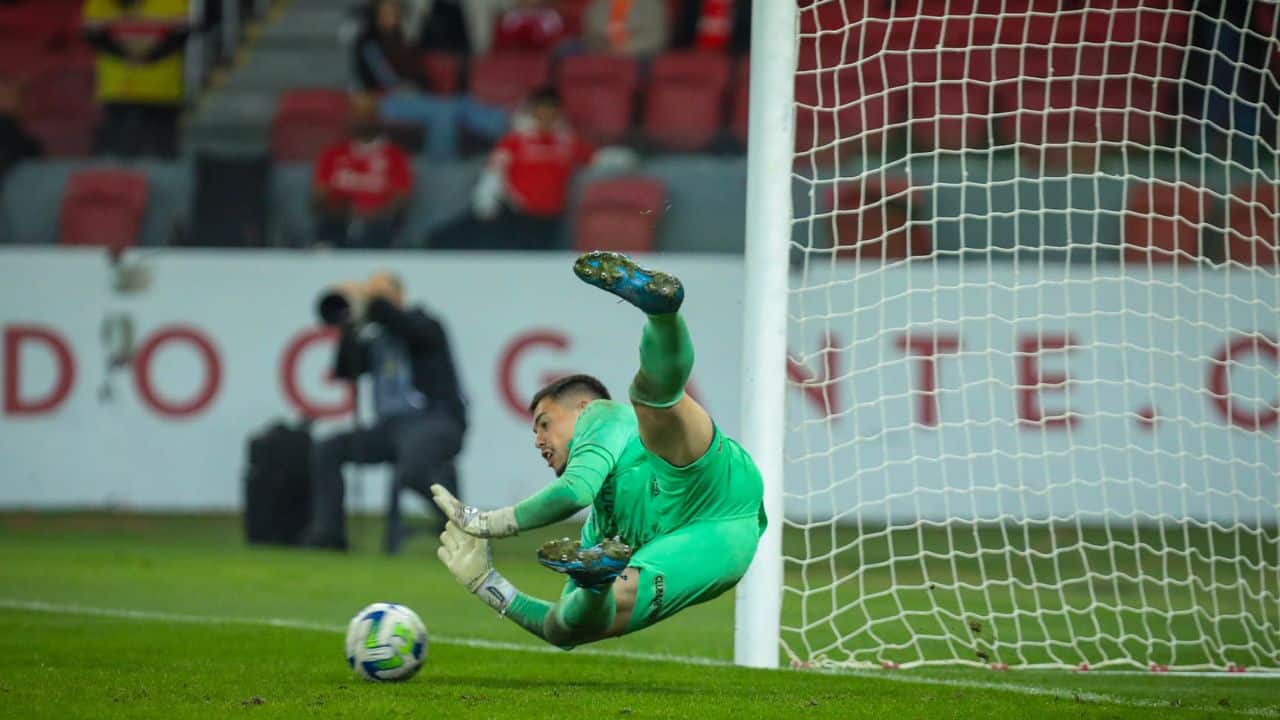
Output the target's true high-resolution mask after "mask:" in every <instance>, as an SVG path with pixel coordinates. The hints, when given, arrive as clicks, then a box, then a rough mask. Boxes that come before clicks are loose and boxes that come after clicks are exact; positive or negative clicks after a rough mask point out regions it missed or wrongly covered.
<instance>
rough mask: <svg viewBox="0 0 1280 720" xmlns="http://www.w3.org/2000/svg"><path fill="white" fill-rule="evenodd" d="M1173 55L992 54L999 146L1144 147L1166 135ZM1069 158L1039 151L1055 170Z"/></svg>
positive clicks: (1086, 51) (1122, 50)
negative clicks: (1012, 143) (1001, 141)
mask: <svg viewBox="0 0 1280 720" xmlns="http://www.w3.org/2000/svg"><path fill="white" fill-rule="evenodd" d="M1180 52H1181V51H1179V50H1177V49H1175V48H1168V47H1166V48H1155V47H1149V46H1144V45H1134V44H1123V43H1121V44H1115V45H1110V46H1108V47H1102V46H1097V45H1090V44H1080V45H1060V46H1054V47H1052V48H1043V47H1027V48H1018V49H1014V48H1006V49H1001V50H999V51H998V52H997V55H996V57H997V62H996V69H995V72H996V90H995V94H996V100H997V105H998V106H999V109H1000V111H1001V116H1000V121H999V126H1000V131H1001V135H1003V136H1004V138H1005V139H1006V140H1010V141H1016V142H1018V143H1020V144H1023V145H1027V146H1032V147H1038V146H1042V145H1045V144H1054V145H1059V146H1062V145H1064V144H1066V143H1069V142H1070V143H1081V144H1085V145H1092V144H1095V143H1099V142H1103V143H1125V142H1128V143H1137V144H1140V145H1150V144H1152V143H1154V142H1156V141H1157V140H1159V139H1160V138H1161V137H1162V136H1164V135H1165V134H1166V130H1167V128H1168V126H1169V122H1170V120H1169V117H1170V116H1171V114H1172V112H1171V108H1170V107H1169V106H1170V104H1171V103H1172V101H1173V98H1174V95H1175V93H1176V85H1177V83H1176V82H1175V81H1174V80H1173V79H1172V76H1176V75H1177V73H1178V72H1179V69H1180V65H1181V57H1180ZM1067 154H1068V151H1067V150H1066V149H1065V148H1064V147H1058V148H1054V149H1051V150H1048V151H1046V153H1045V157H1046V162H1047V163H1048V164H1052V165H1060V164H1062V160H1063V159H1064V158H1065V157H1066V156H1067Z"/></svg>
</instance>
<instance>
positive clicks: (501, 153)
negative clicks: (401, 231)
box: [431, 88, 596, 250]
mask: <svg viewBox="0 0 1280 720" xmlns="http://www.w3.org/2000/svg"><path fill="white" fill-rule="evenodd" d="M527 108H528V110H527V114H526V115H524V116H522V117H520V118H518V119H517V121H516V124H515V129H513V130H512V131H511V132H509V133H507V134H506V135H504V136H503V137H502V139H501V140H499V141H498V145H497V147H495V148H494V149H493V152H492V153H491V154H490V156H489V163H488V166H487V167H486V168H485V172H484V174H483V175H482V176H481V179H480V182H479V183H478V184H477V186H476V189H475V192H474V193H473V195H472V204H471V212H470V213H468V214H466V215H464V216H463V217H462V218H459V219H458V220H455V221H453V222H452V223H450V224H449V225H447V226H445V227H444V228H443V229H441V230H439V231H438V232H437V233H436V234H435V235H434V237H433V238H432V242H431V245H432V246H433V247H437V248H449V249H459V250H461V249H471V250H497V249H511V250H550V249H552V248H555V247H557V246H558V245H559V244H560V238H561V234H562V233H561V220H562V218H563V216H564V211H565V206H566V204H567V203H568V199H569V185H570V183H571V182H572V181H573V176H574V173H576V172H577V170H578V169H579V168H580V167H582V166H583V165H586V164H588V163H590V162H591V161H592V158H593V157H594V156H595V152H596V151H595V148H594V147H592V146H591V144H590V143H588V142H586V141H585V140H583V139H582V138H581V137H579V136H578V134H577V133H576V132H574V131H573V129H572V128H570V127H569V125H568V124H567V123H566V122H565V120H564V115H563V112H562V110H561V106H560V95H559V94H558V93H557V92H556V91H555V90H553V89H551V88H544V89H541V90H538V91H536V92H534V93H533V94H532V95H531V96H530V98H529V101H528V103H527Z"/></svg>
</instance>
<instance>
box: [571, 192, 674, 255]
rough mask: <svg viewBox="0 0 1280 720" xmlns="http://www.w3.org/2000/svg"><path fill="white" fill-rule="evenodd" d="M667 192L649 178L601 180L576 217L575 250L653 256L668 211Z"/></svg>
mask: <svg viewBox="0 0 1280 720" xmlns="http://www.w3.org/2000/svg"><path fill="white" fill-rule="evenodd" d="M665 199H666V188H665V187H664V186H663V184H662V182H661V181H659V180H655V179H653V178H648V177H640V176H630V177H618V178H609V179H605V180H597V181H595V182H592V183H591V184H589V185H587V186H586V187H585V188H584V189H583V191H582V197H581V199H580V200H579V201H578V208H577V211H576V213H575V215H574V218H575V219H574V234H573V238H574V240H573V244H574V248H575V249H576V250H579V251H585V250H614V251H617V252H651V251H652V250H653V249H654V238H655V236H656V235H657V229H658V222H659V221H661V220H662V216H663V212H664V209H665Z"/></svg>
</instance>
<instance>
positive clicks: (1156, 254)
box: [1121, 182, 1209, 264]
mask: <svg viewBox="0 0 1280 720" xmlns="http://www.w3.org/2000/svg"><path fill="white" fill-rule="evenodd" d="M1208 209H1209V196H1208V194H1207V193H1206V192H1205V191H1204V190H1202V189H1200V188H1195V187H1192V186H1190V185H1183V184H1177V185H1168V184H1166V183H1162V182H1151V183H1138V184H1136V185H1134V186H1133V188H1132V189H1130V191H1129V200H1128V208H1127V209H1126V210H1125V214H1124V225H1123V236H1122V237H1121V243H1122V246H1123V254H1122V257H1123V259H1124V261H1125V262H1138V263H1153V264H1158V263H1172V262H1177V263H1192V262H1195V261H1196V259H1197V258H1199V257H1200V225H1201V223H1203V222H1204V219H1205V217H1207V216H1208V214H1209V213H1208Z"/></svg>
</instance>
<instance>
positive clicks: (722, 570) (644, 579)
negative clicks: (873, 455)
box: [432, 252, 766, 648]
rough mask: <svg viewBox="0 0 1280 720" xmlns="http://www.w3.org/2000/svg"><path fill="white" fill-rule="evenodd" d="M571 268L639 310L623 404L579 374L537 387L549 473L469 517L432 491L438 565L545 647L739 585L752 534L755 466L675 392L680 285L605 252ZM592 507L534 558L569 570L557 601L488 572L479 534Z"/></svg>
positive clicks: (757, 527) (680, 353) (654, 616)
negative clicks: (529, 488)
mask: <svg viewBox="0 0 1280 720" xmlns="http://www.w3.org/2000/svg"><path fill="white" fill-rule="evenodd" d="M573 270H574V272H575V273H576V274H577V276H578V277H579V278H581V279H582V280H583V281H585V282H587V283H590V284H591V285H595V286H596V287H599V288H601V289H603V290H606V291H608V292H611V293H613V294H614V295H617V296H618V297H620V298H622V299H624V300H626V301H627V302H629V303H631V304H632V305H634V306H636V307H637V308H639V309H640V310H642V311H644V313H645V314H646V315H647V316H648V321H647V322H646V324H645V327H644V332H643V334H642V335H641V339H640V371H639V372H638V373H636V376H635V379H634V380H633V381H632V383H631V391H630V395H631V404H630V405H627V404H623V403H617V402H613V401H612V400H610V398H609V392H608V390H607V389H606V388H605V387H604V385H603V384H602V383H601V382H600V381H599V380H596V379H595V378H593V377H591V376H589V375H572V376H569V377H566V378H562V379H560V380H557V381H556V382H553V383H551V384H550V385H548V386H547V387H545V388H543V389H541V390H539V391H538V393H537V394H536V395H534V397H533V401H532V402H531V403H530V410H531V412H532V413H533V431H534V437H535V441H536V445H537V448H538V451H539V452H540V453H541V454H542V457H543V459H544V460H545V461H546V463H547V465H549V466H550V467H551V468H552V469H553V470H554V471H555V473H556V479H555V480H554V481H553V482H551V483H550V484H549V485H547V486H546V487H544V488H543V489H542V490H541V491H539V492H538V493H536V494H534V495H533V496H531V497H529V498H527V499H526V500H524V501H522V502H520V503H519V504H517V505H515V506H513V507H506V508H500V509H497V510H488V511H481V510H478V509H476V508H474V507H470V506H463V505H462V504H461V503H460V502H459V501H458V500H457V499H456V498H454V497H453V495H452V494H450V493H449V491H448V490H446V489H444V488H443V487H440V486H438V485H436V486H433V487H432V495H433V497H434V499H435V502H436V504H437V505H439V506H440V509H441V510H442V511H443V512H444V513H445V515H446V516H447V517H449V518H450V521H449V523H448V524H447V526H446V528H445V531H444V533H443V534H442V535H441V536H440V539H441V541H442V545H441V547H440V549H439V552H438V554H439V556H440V559H441V561H443V562H444V564H445V565H446V566H447V567H448V568H449V571H450V572H451V573H453V575H454V577H455V578H457V579H458V581H459V582H460V583H462V584H463V585H465V586H466V588H467V589H468V590H470V591H471V592H472V593H474V594H475V595H476V596H477V597H479V598H480V599H481V600H483V601H484V602H486V603H488V604H489V605H490V606H492V607H493V608H494V609H495V610H497V611H498V612H499V613H501V614H502V615H504V616H505V617H508V618H511V619H512V620H514V621H515V622H516V623H518V624H519V625H520V626H521V627H523V628H525V629H526V630H528V631H529V632H531V633H533V634H534V635H537V636H538V637H540V638H542V639H544V640H546V641H547V642H549V643H552V644H554V645H557V646H560V647H564V648H570V647H573V646H576V645H581V644H583V643H589V642H593V641H596V640H600V639H603V638H607V637H613V636H617V635H624V634H626V633H629V632H633V631H635V630H639V629H641V628H644V627H647V626H649V625H652V624H653V623H655V622H658V621H659V620H662V619H663V618H667V617H670V616H672V615H674V614H675V613H677V612H679V611H681V610H683V609H684V608H686V607H689V606H690V605H696V604H698V603H702V602H706V601H708V600H711V599H712V598H715V597H717V596H719V595H720V594H721V593H723V592H725V591H726V590H728V589H729V588H731V587H733V586H734V585H736V584H737V583H738V580H740V579H741V578H742V576H743V574H744V573H745V572H746V571H747V566H748V565H749V564H750V563H751V558H752V556H753V555H755V550H756V543H757V541H758V540H759V538H760V535H761V534H762V533H763V532H764V528H765V523H766V518H765V514H764V508H763V504H762V496H763V484H762V482H761V479H760V473H759V471H758V470H757V469H756V466H755V463H754V462H752V460H751V457H750V456H749V455H748V454H747V452H746V451H745V450H743V449H742V447H741V446H739V445H738V444H737V443H736V442H734V441H733V440H731V439H730V438H727V437H725V436H724V435H723V434H721V432H720V430H719V429H718V428H717V427H716V426H715V424H714V423H713V422H712V421H711V417H710V416H709V415H708V414H707V411H706V410H704V409H703V408H702V407H701V406H700V405H698V403H696V402H694V400H693V399H692V398H690V397H689V396H688V395H686V394H685V392H684V386H685V382H686V381H687V380H688V379H689V372H690V370H691V369H692V367H693V344H692V341H691V340H690V338H689V330H688V328H687V327H685V323H684V319H683V318H682V317H681V316H680V314H679V312H678V311H679V309H680V305H681V303H682V302H683V301H684V288H683V287H682V286H681V284H680V281H679V280H678V279H677V278H675V277H673V276H671V275H668V274H666V273H661V272H655V271H652V270H648V269H645V268H642V267H639V266H638V265H636V264H635V263H634V262H633V261H632V260H631V259H630V258H628V257H626V256H624V255H619V254H617V253H607V252H591V253H587V254H585V255H583V256H581V257H579V258H578V260H577V262H575V263H574V267H573ZM588 506H590V507H591V514H590V516H589V517H588V519H587V523H586V525H584V526H583V528H582V535H581V539H580V540H569V539H565V540H556V541H552V542H549V543H546V544H544V545H543V546H542V547H541V548H540V549H539V550H538V561H539V562H540V563H542V564H543V565H545V566H546V567H548V568H550V569H552V570H555V571H557V572H561V573H564V574H566V575H568V576H569V579H568V581H567V582H566V583H565V590H564V592H563V593H562V594H561V596H560V599H559V600H558V601H557V602H554V603H551V602H547V601H545V600H540V599H538V598H535V597H531V596H529V595H527V594H525V593H522V592H520V591H519V590H517V589H516V588H515V587H514V586H513V585H512V584H511V583H510V582H509V581H508V580H507V579H506V578H504V577H503V576H502V575H500V574H499V573H498V571H497V570H495V569H494V567H493V563H492V560H491V555H490V552H489V540H488V538H497V537H505V536H510V535H515V534H516V533H517V532H520V531H522V530H530V529H532V528H538V527H542V526H544V525H549V524H551V523H554V522H559V521H561V520H565V519H568V518H569V517H571V516H572V515H573V514H574V513H576V512H578V511H579V510H581V509H583V508H586V507H588Z"/></svg>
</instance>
